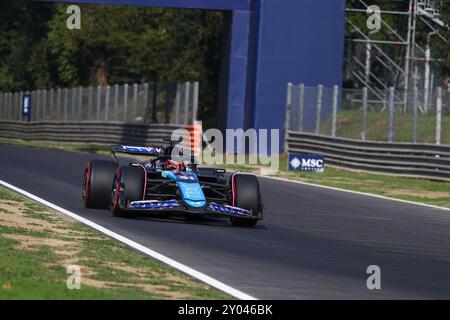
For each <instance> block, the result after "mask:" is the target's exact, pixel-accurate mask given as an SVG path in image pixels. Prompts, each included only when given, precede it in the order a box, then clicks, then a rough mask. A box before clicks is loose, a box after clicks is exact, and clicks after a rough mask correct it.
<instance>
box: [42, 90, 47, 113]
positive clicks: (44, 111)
mask: <svg viewBox="0 0 450 320" xmlns="http://www.w3.org/2000/svg"><path fill="white" fill-rule="evenodd" d="M42 114H43V116H42V120H43V121H45V120H46V119H47V90H45V89H44V97H43V99H42Z"/></svg>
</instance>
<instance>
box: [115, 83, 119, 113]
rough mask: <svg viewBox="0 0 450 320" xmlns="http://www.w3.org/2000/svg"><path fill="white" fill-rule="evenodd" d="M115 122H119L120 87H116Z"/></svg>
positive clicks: (116, 85)
mask: <svg viewBox="0 0 450 320" xmlns="http://www.w3.org/2000/svg"><path fill="white" fill-rule="evenodd" d="M114 113H115V116H114V120H115V121H119V85H118V84H115V85H114Z"/></svg>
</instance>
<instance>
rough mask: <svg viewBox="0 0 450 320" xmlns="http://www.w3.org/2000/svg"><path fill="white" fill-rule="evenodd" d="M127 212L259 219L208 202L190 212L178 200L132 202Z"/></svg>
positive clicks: (249, 214)
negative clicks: (164, 212)
mask: <svg viewBox="0 0 450 320" xmlns="http://www.w3.org/2000/svg"><path fill="white" fill-rule="evenodd" d="M126 209H127V210H130V211H141V212H148V213H152V212H153V213H161V212H162V211H168V212H170V211H172V212H174V211H176V212H185V213H187V214H188V213H191V214H202V215H209V216H216V217H239V218H246V219H258V220H260V219H261V217H260V216H259V215H257V216H255V215H254V214H253V212H252V211H250V210H246V209H242V208H238V207H234V206H230V205H226V204H220V203H216V202H209V203H207V204H206V206H205V207H204V208H203V209H199V210H198V209H196V210H190V209H187V208H186V207H185V206H184V205H183V204H182V202H180V201H178V200H175V199H174V200H143V201H132V202H130V203H129V204H128V205H127V208H126Z"/></svg>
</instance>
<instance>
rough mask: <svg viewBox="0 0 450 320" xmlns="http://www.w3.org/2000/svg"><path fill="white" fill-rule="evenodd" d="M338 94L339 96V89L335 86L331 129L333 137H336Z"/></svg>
mask: <svg viewBox="0 0 450 320" xmlns="http://www.w3.org/2000/svg"><path fill="white" fill-rule="evenodd" d="M338 94H339V87H338V86H333V105H332V127H331V136H332V137H336V121H337V106H338Z"/></svg>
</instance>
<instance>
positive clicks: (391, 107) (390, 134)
mask: <svg viewBox="0 0 450 320" xmlns="http://www.w3.org/2000/svg"><path fill="white" fill-rule="evenodd" d="M394 90H395V89H394V87H390V88H389V120H388V121H389V122H388V141H389V142H392V141H394V108H395V106H394V95H395V91H394Z"/></svg>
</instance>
